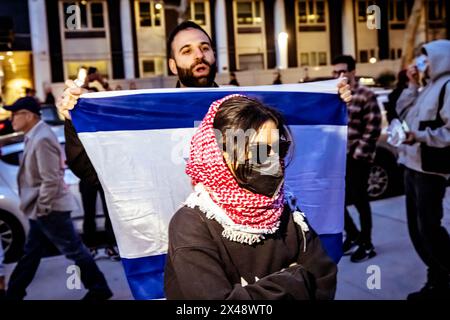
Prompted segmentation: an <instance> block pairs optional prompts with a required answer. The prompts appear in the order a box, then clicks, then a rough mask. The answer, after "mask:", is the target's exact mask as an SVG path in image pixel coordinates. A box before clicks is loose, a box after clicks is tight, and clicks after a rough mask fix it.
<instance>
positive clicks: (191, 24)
mask: <svg viewBox="0 0 450 320" xmlns="http://www.w3.org/2000/svg"><path fill="white" fill-rule="evenodd" d="M186 29H197V30H200V31H201V32H203V33H204V34H206V36H207V37H208V40H209V42H210V43H211V46H213V42H212V40H211V37H210V36H209V34H208V33H207V32H206V31H205V30H203V28H202V27H200V26H199V25H198V24H196V23H195V22H193V21H183V22H182V23H180V24H179V25H177V26H176V28H175V29H173V30H172V32H171V33H170V35H169V39H168V40H167V50H168V53H169V58H173V57H174V54H173V50H172V42H173V39H175V36H176V35H177V34H178V33H179V32H180V31H183V30H186Z"/></svg>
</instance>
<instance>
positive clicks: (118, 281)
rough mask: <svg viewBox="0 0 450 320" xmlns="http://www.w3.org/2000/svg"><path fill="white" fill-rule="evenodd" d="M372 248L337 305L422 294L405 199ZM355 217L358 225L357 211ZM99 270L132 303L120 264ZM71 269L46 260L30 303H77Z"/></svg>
mask: <svg viewBox="0 0 450 320" xmlns="http://www.w3.org/2000/svg"><path fill="white" fill-rule="evenodd" d="M371 205H372V211H373V243H374V245H375V250H376V252H377V256H376V257H374V258H372V259H370V260H367V261H365V262H360V263H351V262H350V260H349V257H348V256H346V257H342V259H341V261H340V263H339V272H338V286H337V292H336V299H338V300H342V299H345V300H347V299H350V300H353V299H357V300H379V299H383V300H389V299H396V300H403V299H405V298H406V296H407V295H408V293H410V292H413V291H417V290H419V289H420V288H421V287H422V285H423V284H424V282H425V280H426V270H425V266H424V265H423V263H422V261H421V260H420V259H419V257H418V256H417V254H416V252H415V251H414V248H413V246H412V244H411V241H410V239H409V235H408V230H407V225H406V212H405V198H404V196H400V197H395V198H390V199H384V200H379V201H374V202H372V203H371ZM445 210H446V213H445V217H444V225H445V226H446V227H447V229H448V230H450V188H447V196H446V200H445ZM350 213H351V214H352V216H353V217H354V218H355V222H358V221H359V219H358V217H357V216H356V214H355V210H354V208H352V207H351V208H350ZM97 263H98V266H99V267H100V269H101V270H102V271H103V273H104V274H105V276H106V278H107V280H108V283H109V285H110V287H111V289H112V291H113V292H114V296H113V298H112V299H118V300H128V299H133V297H132V295H131V292H130V289H129V287H128V283H127V281H126V278H125V274H124V271H123V268H122V264H121V263H120V262H113V261H110V260H109V259H108V258H107V257H106V256H103V257H100V258H99V259H97ZM71 264H72V262H71V261H69V260H67V259H66V258H65V257H63V256H56V257H50V258H45V259H43V260H42V262H41V265H40V267H39V269H38V272H37V274H36V277H35V278H34V280H33V282H32V283H31V285H30V287H29V288H28V290H27V291H28V295H27V297H26V299H29V300H52V299H61V300H77V299H80V298H82V297H83V295H84V294H85V293H86V290H84V289H75V290H69V289H67V285H66V283H67V279H68V277H69V276H70V274H68V273H66V270H67V267H69V266H70V265H71ZM369 266H378V267H379V270H380V275H381V281H380V284H381V288H380V289H372V290H371V289H368V287H367V279H368V278H369V277H370V276H371V274H368V273H367V268H368V267H369ZM13 267H14V264H9V265H6V268H5V269H6V275H7V277H8V276H9V275H10V273H11V272H12V270H13Z"/></svg>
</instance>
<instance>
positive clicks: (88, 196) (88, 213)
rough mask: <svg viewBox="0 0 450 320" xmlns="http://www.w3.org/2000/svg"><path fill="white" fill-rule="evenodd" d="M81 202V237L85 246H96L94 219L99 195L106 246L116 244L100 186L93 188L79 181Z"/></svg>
mask: <svg viewBox="0 0 450 320" xmlns="http://www.w3.org/2000/svg"><path fill="white" fill-rule="evenodd" d="M79 186H80V193H81V200H82V202H83V211H84V220H83V235H84V240H85V243H86V245H87V246H89V247H95V246H97V245H98V239H97V234H96V233H97V224H96V222H95V217H96V215H97V209H96V205H97V195H98V193H100V198H101V200H102V206H103V212H104V214H105V232H106V242H107V245H108V246H113V245H115V244H116V238H115V235H114V231H113V228H112V225H111V219H110V218H109V213H108V208H107V207H106V200H105V193H104V192H103V189H102V187H101V186H98V187H97V186H93V185H92V184H90V183H89V182H86V181H84V180H81V181H80V185H79Z"/></svg>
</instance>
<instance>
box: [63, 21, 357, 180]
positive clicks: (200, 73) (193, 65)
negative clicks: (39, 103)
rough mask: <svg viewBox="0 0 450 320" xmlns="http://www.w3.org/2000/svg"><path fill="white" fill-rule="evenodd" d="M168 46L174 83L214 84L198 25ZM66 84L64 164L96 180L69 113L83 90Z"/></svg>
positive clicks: (343, 87)
mask: <svg viewBox="0 0 450 320" xmlns="http://www.w3.org/2000/svg"><path fill="white" fill-rule="evenodd" d="M168 48H170V57H169V68H170V70H171V71H172V72H173V73H174V74H176V75H177V76H178V80H179V81H178V82H177V87H180V88H183V87H217V84H216V83H215V82H214V79H215V74H216V57H215V53H214V50H213V46H212V41H211V38H210V37H209V35H208V34H207V33H206V32H205V31H204V30H203V29H202V28H201V27H200V26H198V25H197V24H195V23H193V22H190V21H186V22H183V23H182V24H180V25H179V26H177V27H176V28H175V30H174V31H173V32H172V33H171V35H170V36H169V39H168ZM66 85H67V86H68V89H66V90H65V91H64V94H63V95H62V97H60V99H58V103H57V106H58V109H59V110H60V112H61V113H62V114H63V115H64V116H65V117H66V123H65V129H66V153H67V159H68V164H69V166H70V168H71V169H72V170H73V172H74V173H75V174H76V175H77V176H79V177H80V178H83V179H89V180H90V181H94V182H96V183H99V180H98V176H97V174H96V172H95V169H94V167H93V165H92V163H91V161H90V159H89V158H88V155H87V153H86V151H85V149H84V147H83V145H82V144H81V142H80V140H79V137H78V136H77V134H76V132H75V128H74V127H73V124H72V122H71V119H70V114H69V111H70V110H72V109H73V108H74V106H75V104H76V103H77V100H78V98H79V97H80V95H81V93H82V92H83V90H82V89H81V88H77V87H76V86H75V85H74V83H73V82H72V81H70V80H67V81H66ZM338 88H339V94H340V97H341V99H342V100H344V101H345V102H349V101H350V100H351V98H352V96H351V91H350V87H349V86H348V85H347V84H346V80H342V81H340V82H339V84H338Z"/></svg>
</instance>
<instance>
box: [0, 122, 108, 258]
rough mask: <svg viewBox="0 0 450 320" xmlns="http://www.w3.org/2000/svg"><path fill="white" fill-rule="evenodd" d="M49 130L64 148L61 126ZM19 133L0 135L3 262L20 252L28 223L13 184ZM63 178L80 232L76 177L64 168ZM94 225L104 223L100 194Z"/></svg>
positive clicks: (20, 142) (20, 144) (20, 149)
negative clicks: (73, 204)
mask: <svg viewBox="0 0 450 320" xmlns="http://www.w3.org/2000/svg"><path fill="white" fill-rule="evenodd" d="M52 129H53V131H54V132H55V134H56V136H57V137H58V140H59V142H60V143H61V148H62V150H64V127H63V126H61V125H60V126H53V127H52ZM23 147H24V144H23V134H16V133H14V134H10V135H8V136H2V137H0V237H1V241H2V244H3V249H4V250H5V262H14V261H17V260H18V259H19V258H20V256H21V254H22V252H23V245H24V243H25V238H26V235H27V233H28V229H29V223H28V219H27V218H26V216H25V215H24V214H23V213H22V212H21V211H20V209H19V195H18V188H17V172H18V170H19V161H20V160H21V157H22V154H23ZM64 180H65V182H66V184H67V185H68V186H69V189H70V191H71V192H72V193H73V194H74V196H75V199H76V202H77V206H78V208H77V210H75V211H72V218H73V221H74V225H75V229H76V230H77V231H78V232H80V233H81V230H82V222H83V207H82V202H81V195H80V192H79V187H78V183H79V179H78V178H77V177H76V176H75V175H74V174H73V173H72V171H71V170H70V169H68V168H66V170H65V175H64ZM97 226H98V227H99V228H100V229H101V228H103V226H104V215H103V209H102V205H101V200H100V197H97Z"/></svg>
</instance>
